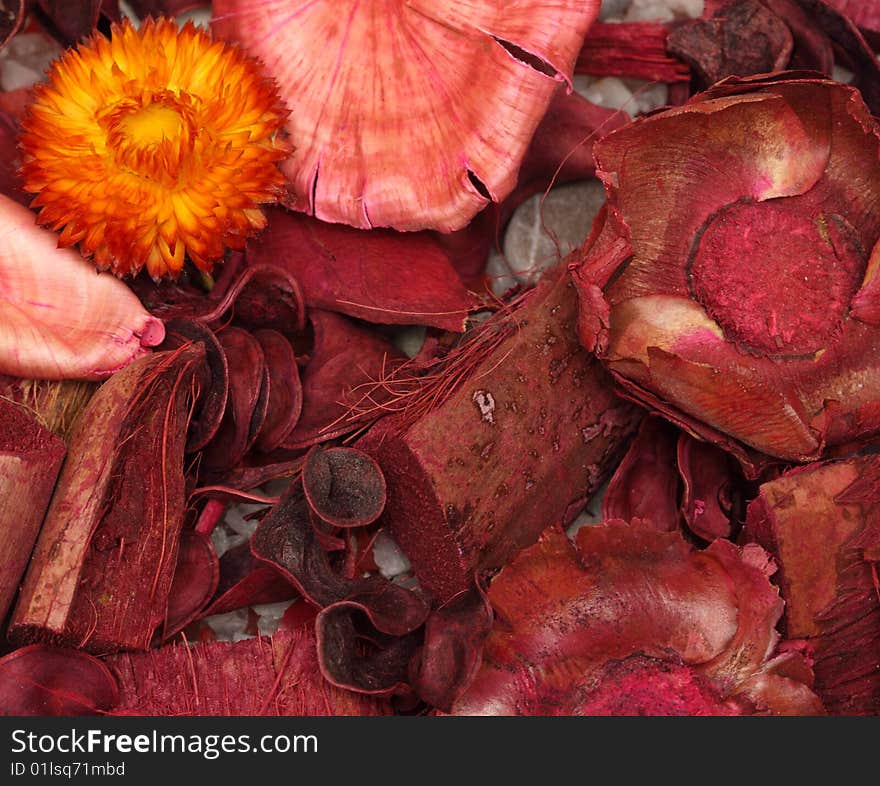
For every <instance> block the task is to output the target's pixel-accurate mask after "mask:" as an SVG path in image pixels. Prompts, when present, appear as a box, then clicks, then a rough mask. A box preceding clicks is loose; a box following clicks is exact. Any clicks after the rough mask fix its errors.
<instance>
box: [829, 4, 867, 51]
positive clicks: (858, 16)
mask: <svg viewBox="0 0 880 786" xmlns="http://www.w3.org/2000/svg"><path fill="white" fill-rule="evenodd" d="M826 1H827V3H828V5H830V6H833V7H834V8H836V9H837V10H838V11H840V12H841V13H844V14H846V15H847V16H848V17H849V18H850V19H852V21H853V22H855V23H856V24H857V25H858V26H859V29H860V30H861V31H862V33H863V34H864V36H865V38H866V39H867V40H868V41H869V42H870V43H871V46H873V47H874V48H875V49H877V48H878V47H880V3H878V2H877V0H826Z"/></svg>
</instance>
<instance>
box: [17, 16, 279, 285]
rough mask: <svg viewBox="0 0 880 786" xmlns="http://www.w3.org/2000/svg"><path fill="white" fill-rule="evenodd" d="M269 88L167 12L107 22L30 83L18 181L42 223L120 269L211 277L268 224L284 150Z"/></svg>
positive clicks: (247, 61)
mask: <svg viewBox="0 0 880 786" xmlns="http://www.w3.org/2000/svg"><path fill="white" fill-rule="evenodd" d="M287 114H288V113H287V110H286V109H285V107H284V105H283V102H282V101H281V99H280V98H279V96H278V93H277V91H276V87H275V83H274V82H273V81H272V80H271V79H269V78H268V77H265V76H264V75H263V74H262V73H261V70H260V64H259V62H258V61H257V60H254V59H252V58H250V57H249V56H247V55H246V54H244V53H243V52H242V51H241V50H240V49H239V48H238V47H236V46H234V45H231V44H227V43H224V42H221V41H214V40H213V39H212V38H211V36H210V34H209V33H207V32H205V31H203V30H200V29H198V28H196V27H195V26H194V25H193V24H192V23H187V25H186V26H184V27H183V28H182V29H180V30H178V27H177V25H176V24H175V23H174V22H173V21H170V20H168V19H159V20H157V21H153V20H149V21H147V22H145V23H144V25H143V26H142V27H141V28H140V29H136V28H134V27H133V26H132V25H131V24H130V23H129V22H128V21H126V22H124V23H123V24H122V25H121V26H118V25H114V27H113V29H112V36H111V39H109V40H108V39H107V38H105V37H104V36H103V35H100V34H97V33H96V34H95V35H94V36H93V37H92V38H91V39H90V40H89V41H87V42H85V43H84V44H82V45H80V46H79V47H77V48H76V49H71V50H69V51H68V52H67V53H66V54H65V55H64V56H63V57H62V58H61V59H60V60H58V61H57V62H56V63H55V64H54V65H53V66H52V68H51V69H50V70H49V73H48V80H47V82H46V83H44V84H41V85H39V86H38V87H37V88H36V89H35V94H34V100H33V103H32V104H31V106H30V109H29V111H28V114H27V117H26V118H25V121H24V123H23V132H22V136H21V148H22V152H23V159H24V165H23V167H22V170H21V171H22V177H23V180H24V186H25V188H26V189H27V190H28V191H31V192H33V193H36V194H38V196H37V197H36V199H34V201H33V202H32V206H33V207H39V208H41V210H40V212H39V217H38V221H39V223H41V224H44V225H47V226H50V227H52V228H53V229H55V230H62V231H61V236H60V239H59V245H60V246H70V245H73V244H74V243H79V247H80V251H81V252H82V253H83V254H84V255H85V256H92V257H93V258H94V261H95V264H96V265H97V266H98V267H99V268H100V269H102V270H103V269H108V268H109V269H111V270H113V272H114V273H116V274H117V275H120V276H122V275H125V274H126V273H137V271H139V270H140V269H141V268H142V267H143V266H146V268H147V270H148V271H149V273H150V275H151V276H153V278H156V279H158V278H159V277H160V276H162V275H164V274H170V275H171V276H177V274H178V273H179V272H180V270H181V269H182V268H183V264H184V258H185V256H186V255H188V256H189V258H190V259H191V260H192V261H193V263H195V265H196V266H197V267H199V268H200V269H202V270H205V271H209V270H210V269H211V267H212V265H213V263H214V262H216V261H217V260H219V259H221V258H222V256H223V250H224V247H226V246H228V247H231V248H242V247H243V246H244V243H245V240H246V238H247V237H248V236H250V235H252V234H254V233H255V232H256V231H258V230H259V229H262V227H263V226H265V223H266V219H265V216H264V215H263V212H262V210H261V209H260V205H261V204H265V203H270V202H274V201H276V200H277V198H278V197H279V196H280V194H281V191H282V188H283V184H284V176H283V175H282V174H281V172H280V171H279V169H278V166H277V164H278V162H280V161H281V160H283V159H284V158H285V157H286V156H287V155H288V153H289V152H290V147H289V145H288V144H287V142H286V141H285V140H284V138H283V136H282V132H281V129H282V128H283V126H284V124H285V122H286V120H287Z"/></svg>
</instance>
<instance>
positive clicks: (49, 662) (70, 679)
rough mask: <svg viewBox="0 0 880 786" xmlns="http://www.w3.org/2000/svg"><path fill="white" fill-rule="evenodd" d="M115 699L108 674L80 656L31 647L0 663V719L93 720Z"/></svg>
mask: <svg viewBox="0 0 880 786" xmlns="http://www.w3.org/2000/svg"><path fill="white" fill-rule="evenodd" d="M118 699H119V689H118V688H117V685H116V679H115V678H114V677H113V674H112V673H111V672H110V670H109V669H108V668H107V666H105V665H104V663H102V662H101V661H100V660H98V659H97V658H95V657H92V656H91V655H88V654H86V653H85V652H80V651H79V650H73V649H62V648H59V647H47V646H45V645H42V644H32V645H31V646H29V647H22V648H21V649H17V650H14V651H13V652H10V653H9V654H8V655H5V656H3V657H2V658H0V714H2V715H42V716H45V715H59V716H67V717H69V716H74V715H96V714H98V713H102V712H106V711H107V710H109V709H111V708H112V707H113V706H114V705H115V704H116V703H117V701H118Z"/></svg>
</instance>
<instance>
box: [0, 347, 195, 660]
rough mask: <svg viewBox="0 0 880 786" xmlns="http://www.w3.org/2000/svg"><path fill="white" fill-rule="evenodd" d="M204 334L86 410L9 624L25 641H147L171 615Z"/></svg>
mask: <svg viewBox="0 0 880 786" xmlns="http://www.w3.org/2000/svg"><path fill="white" fill-rule="evenodd" d="M204 362H205V353H204V349H203V347H202V346H201V345H188V346H184V347H181V348H180V349H177V350H174V351H171V352H157V353H154V354H153V355H151V356H149V357H146V358H142V359H141V360H137V361H135V362H134V363H132V364H131V365H129V366H127V367H126V368H125V369H123V370H122V371H120V372H117V373H116V374H114V375H113V376H112V377H111V378H110V379H109V380H108V381H107V382H105V383H104V384H103V385H102V386H101V387H100V388H99V389H98V390H97V392H96V393H95V394H94V395H93V396H92V398H91V399H90V400H89V403H88V404H87V405H86V407H85V408H84V409H83V411H82V412H81V413H80V415H79V417H78V419H77V421H76V424H75V425H74V427H73V430H72V432H71V434H70V436H69V442H68V453H67V459H66V461H65V463H64V466H63V468H62V470H61V475H60V477H59V479H58V484H57V486H56V489H55V493H54V496H53V497H52V503H51V505H50V507H49V511H48V513H47V514H46V520H45V523H44V524H43V528H42V531H41V532H40V537H39V539H38V541H37V545H36V548H35V549H34V553H33V557H32V559H31V562H30V565H29V567H28V572H27V575H26V576H25V580H24V583H23V585H22V590H21V594H20V596H19V600H18V603H17V605H16V607H15V611H14V613H13V616H12V620H11V622H10V626H9V636H10V638H11V639H12V640H14V641H16V642H31V641H35V640H37V641H50V642H52V643H58V642H61V643H69V644H72V645H75V646H77V647H80V648H83V649H86V650H88V651H91V652H100V653H104V652H108V651H113V650H117V649H123V648H132V649H137V648H141V649H146V648H148V647H149V646H150V644H151V642H152V640H153V637H154V633H155V631H156V630H157V629H158V628H159V627H160V626H161V625H163V624H164V622H165V618H166V613H167V605H168V595H169V591H170V588H171V584H172V581H173V578H174V571H175V568H176V565H177V551H178V540H179V533H180V531H181V529H182V527H183V523H184V515H185V513H186V489H185V481H184V474H183V468H184V443H185V439H186V432H187V425H188V420H189V414H190V412H191V411H192V408H193V395H194V391H195V388H196V384H195V380H196V379H197V378H198V375H199V373H200V371H199V367H200V365H201V364H203V363H204Z"/></svg>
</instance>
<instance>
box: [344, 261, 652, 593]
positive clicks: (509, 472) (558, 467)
mask: <svg viewBox="0 0 880 786" xmlns="http://www.w3.org/2000/svg"><path fill="white" fill-rule="evenodd" d="M575 312H576V303H575V294H574V289H573V288H572V286H571V284H570V282H569V279H568V275H567V273H566V272H565V268H564V267H561V268H557V269H556V270H555V271H552V272H550V273H548V274H545V276H544V278H543V279H542V281H541V282H540V283H539V284H538V286H537V288H536V289H535V290H534V291H533V292H530V293H529V294H528V295H526V296H525V297H524V298H523V300H522V303H521V305H519V306H518V308H517V309H516V310H514V311H512V312H511V313H510V314H505V315H501V316H499V317H498V318H496V319H495V320H492V321H490V322H488V323H486V324H485V325H484V326H483V327H481V328H480V329H479V331H477V332H475V334H474V335H475V336H476V337H477V338H476V339H475V340H476V342H478V343H473V344H471V345H470V347H471V348H470V349H468V345H465V347H464V350H467V351H468V352H471V353H473V352H474V351H475V350H474V347H476V348H477V350H476V355H475V359H474V361H473V363H472V364H471V365H470V366H469V367H468V369H467V371H466V373H463V372H461V370H458V371H456V369H455V368H454V367H450V369H449V370H447V371H444V370H443V369H441V370H440V371H439V376H438V380H439V381H438V382H437V383H435V385H436V387H435V388H434V389H433V391H434V392H431V391H432V389H431V388H428V389H427V392H425V393H422V394H420V395H421V400H422V402H423V404H426V403H427V404H428V405H427V406H422V409H421V411H420V410H419V409H418V405H417V402H413V403H412V404H409V409H408V410H406V409H404V411H403V412H402V413H401V414H400V415H398V416H392V417H391V418H390V419H388V420H386V421H380V423H379V424H378V426H377V427H376V429H375V430H374V431H373V432H371V433H370V434H368V435H367V437H366V438H365V439H364V440H362V441H361V442H360V443H359V446H360V447H362V448H363V449H364V450H366V451H368V452H373V453H374V454H375V455H376V457H377V459H378V461H379V465H380V466H381V467H382V471H383V472H384V473H385V478H386V482H387V484H388V502H387V504H386V507H385V513H384V514H383V521H384V522H385V524H386V525H387V526H389V528H390V531H391V534H392V536H393V537H394V539H395V541H397V543H399V544H400V546H401V548H402V549H403V551H404V552H405V553H406V554H407V556H408V557H409V558H410V560H412V564H413V567H414V569H415V572H416V575H417V576H418V578H419V581H420V583H421V585H422V587H424V588H425V589H427V590H428V591H429V592H430V593H431V594H432V595H433V597H434V600H435V601H437V602H439V603H442V602H444V601H446V600H448V599H450V598H451V597H453V596H454V595H456V594H457V593H459V592H461V591H463V590H467V589H468V588H469V587H470V586H471V584H472V581H473V579H472V576H473V573H474V571H478V572H479V571H491V570H494V569H496V568H499V567H501V566H502V565H503V564H504V563H505V562H506V561H507V559H508V558H509V557H510V555H511V554H512V553H513V552H515V551H516V550H517V549H520V548H523V547H524V546H528V545H530V544H531V543H533V542H534V541H535V539H536V538H537V537H538V535H539V533H540V532H541V530H543V529H544V527H545V526H546V523H547V522H548V521H558V522H566V523H568V522H570V521H571V520H573V518H574V517H575V516H576V515H577V514H578V513H579V512H580V510H581V509H582V508H583V506H584V504H585V503H586V501H587V500H588V499H589V497H590V496H591V495H592V494H593V493H594V492H595V491H596V489H597V488H598V487H599V485H600V484H601V482H602V481H603V479H604V477H605V475H606V473H607V472H608V471H609V469H610V468H611V467H612V466H613V464H614V462H615V460H616V459H617V458H618V456H619V453H620V449H621V448H622V445H623V442H624V440H625V439H626V438H627V437H628V436H629V435H630V434H631V432H632V430H633V429H634V428H635V426H636V424H637V422H638V419H639V417H640V412H639V411H638V410H636V409H635V408H634V407H632V406H631V405H629V404H626V403H623V402H621V401H620V400H619V399H618V398H617V397H616V395H615V394H614V393H613V392H612V389H611V385H610V382H609V380H608V379H607V377H606V375H605V372H604V371H603V370H602V369H601V367H600V366H599V365H598V364H597V363H596V362H595V361H594V359H593V358H591V357H590V356H589V355H588V354H587V353H586V352H584V351H583V350H582V349H581V347H580V346H579V345H578V343H577V337H576V334H575V328H574V322H575ZM481 341H482V342H485V343H484V345H483V346H482V347H481V345H480V343H479V342H481ZM437 391H439V393H438V392H437ZM428 396H438V397H439V401H437V400H435V401H434V402H433V403H430V399H429V398H428ZM405 404H406V402H404V405H405Z"/></svg>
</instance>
